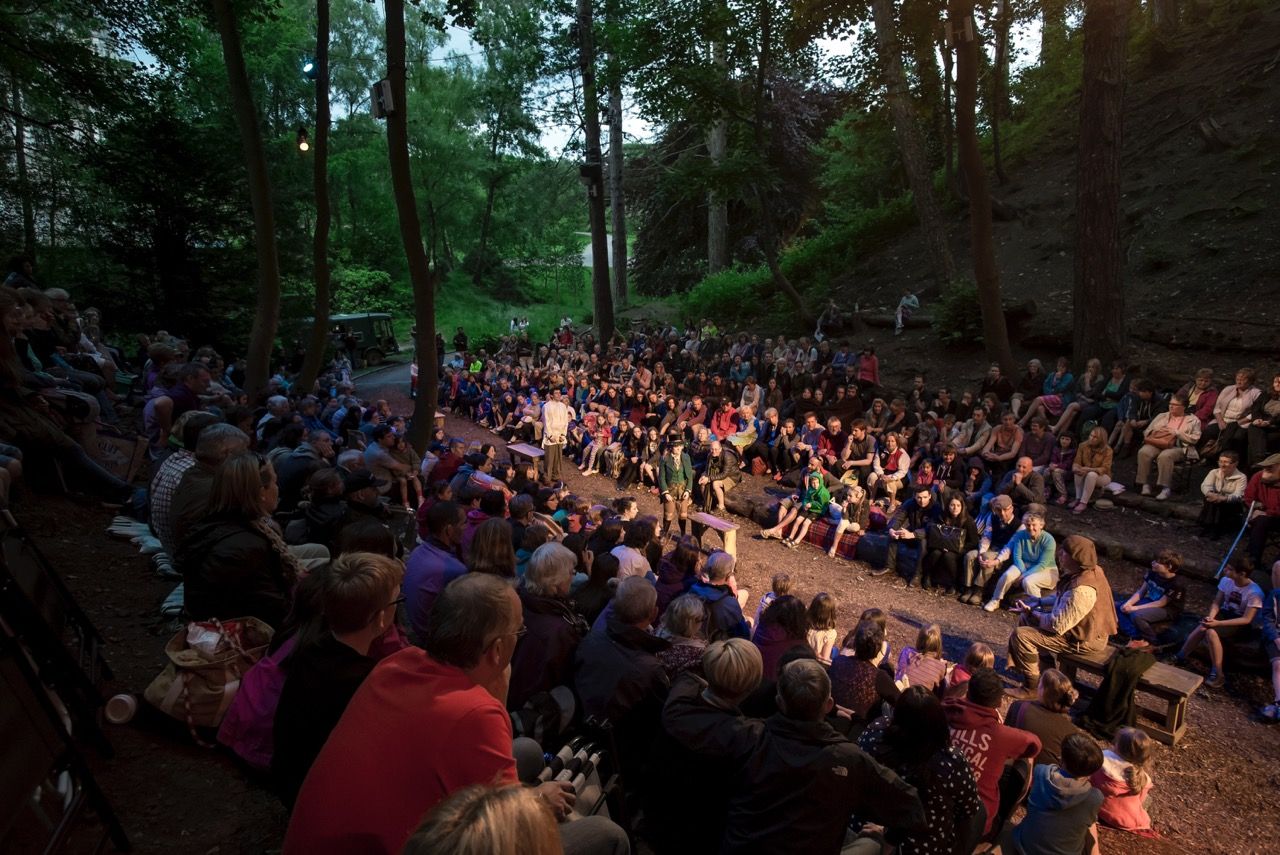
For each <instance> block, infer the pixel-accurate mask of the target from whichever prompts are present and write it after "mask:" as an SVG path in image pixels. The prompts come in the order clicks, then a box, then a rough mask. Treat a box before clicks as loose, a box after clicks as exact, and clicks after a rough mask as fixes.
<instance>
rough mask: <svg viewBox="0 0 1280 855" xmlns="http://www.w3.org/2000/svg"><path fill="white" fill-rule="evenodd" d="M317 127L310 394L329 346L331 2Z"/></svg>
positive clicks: (319, 13) (321, 29)
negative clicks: (313, 308)
mask: <svg viewBox="0 0 1280 855" xmlns="http://www.w3.org/2000/svg"><path fill="white" fill-rule="evenodd" d="M314 61H315V65H316V127H315V135H314V143H315V144H314V145H313V146H312V153H313V156H314V157H315V161H314V162H313V163H312V183H313V185H314V188H315V194H316V230H315V234H314V235H313V236H312V240H311V259H312V260H311V267H312V276H313V278H314V279H315V289H316V304H315V322H314V323H313V324H312V325H311V334H310V336H309V338H308V340H307V352H306V353H305V354H304V356H303V358H302V373H301V375H300V376H299V377H298V383H297V386H298V388H300V389H302V390H303V391H304V392H310V391H311V390H312V389H313V388H314V387H315V384H316V377H317V376H318V375H319V374H320V366H321V365H322V364H323V363H324V354H325V350H326V348H327V346H328V344H329V309H330V305H329V304H330V302H331V294H330V287H329V286H330V284H331V283H330V270H329V225H330V213H329V0H316V55H315V60H314Z"/></svg>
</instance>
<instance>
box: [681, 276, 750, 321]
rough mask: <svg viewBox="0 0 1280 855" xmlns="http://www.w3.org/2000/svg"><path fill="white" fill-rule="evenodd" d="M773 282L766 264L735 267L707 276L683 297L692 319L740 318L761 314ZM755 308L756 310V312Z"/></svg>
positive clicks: (685, 309)
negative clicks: (744, 267)
mask: <svg viewBox="0 0 1280 855" xmlns="http://www.w3.org/2000/svg"><path fill="white" fill-rule="evenodd" d="M771 281H772V278H771V277H770V275H769V271H768V269H767V268H765V267H752V268H746V269H743V268H734V269H732V270H722V271H721V272H719V273H716V274H714V275H712V276H708V277H706V278H705V279H703V280H702V281H701V282H699V283H698V284H696V285H694V286H693V290H691V291H690V292H689V293H688V294H687V295H685V298H684V306H683V310H684V314H685V316H686V317H690V318H715V319H717V320H719V319H722V318H738V317H742V316H743V315H750V314H758V310H759V309H760V308H762V307H761V302H762V298H763V297H764V295H765V294H766V293H767V290H766V286H768V284H769V283H770V282H771ZM753 310H755V311H753Z"/></svg>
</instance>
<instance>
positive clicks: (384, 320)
mask: <svg viewBox="0 0 1280 855" xmlns="http://www.w3.org/2000/svg"><path fill="white" fill-rule="evenodd" d="M312 322H313V321H312V319H311V318H308V319H307V320H306V321H305V323H307V324H310V323H312ZM329 335H330V338H331V340H332V342H333V346H334V347H335V348H337V349H338V350H345V351H347V353H348V355H349V356H350V357H351V362H352V366H353V367H359V365H358V364H359V363H363V364H365V365H379V364H381V363H382V361H383V360H384V359H386V358H387V355H388V354H391V353H399V352H400V344H399V342H397V341H396V334H395V331H394V330H393V329H392V328H391V315H389V314H387V313H386V312H358V313H356V314H351V315H331V316H330V317H329Z"/></svg>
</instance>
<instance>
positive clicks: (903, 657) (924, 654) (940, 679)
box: [893, 623, 950, 692]
mask: <svg viewBox="0 0 1280 855" xmlns="http://www.w3.org/2000/svg"><path fill="white" fill-rule="evenodd" d="M949 665H950V663H949V662H947V661H946V660H945V659H943V658H942V628H941V627H940V626H938V625H937V624H936V623H931V624H929V625H928V626H925V627H921V628H920V632H919V634H918V635H916V646H915V647H904V648H902V653H901V654H899V656H898V670H897V671H896V672H895V673H894V675H893V676H894V680H896V681H897V683H898V688H900V689H905V688H907V687H908V686H923V687H924V688H926V689H928V690H929V691H930V692H938V690H939V689H940V688H941V687H942V685H943V683H944V681H945V680H946V677H947V668H948V666H949Z"/></svg>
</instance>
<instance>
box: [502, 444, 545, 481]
mask: <svg viewBox="0 0 1280 855" xmlns="http://www.w3.org/2000/svg"><path fill="white" fill-rule="evenodd" d="M507 453H508V454H510V455H511V462H512V463H519V462H520V459H521V458H527V459H528V461H529V462H530V463H532V464H533V472H534V474H535V475H536V474H538V461H540V460H541V459H542V458H543V457H545V456H546V454H547V453H546V452H545V451H543V450H542V449H541V448H538V446H536V445H529V444H528V443H527V442H515V443H510V444H508V445H507Z"/></svg>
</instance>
